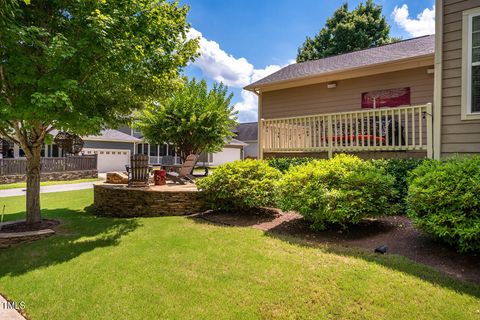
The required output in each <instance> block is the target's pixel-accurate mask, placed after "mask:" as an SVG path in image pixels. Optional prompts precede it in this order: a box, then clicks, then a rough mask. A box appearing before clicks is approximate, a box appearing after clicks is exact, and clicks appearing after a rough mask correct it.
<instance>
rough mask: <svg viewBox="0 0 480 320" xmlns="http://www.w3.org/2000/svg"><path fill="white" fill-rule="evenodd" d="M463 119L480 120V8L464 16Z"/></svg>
mask: <svg viewBox="0 0 480 320" xmlns="http://www.w3.org/2000/svg"><path fill="white" fill-rule="evenodd" d="M463 43H464V45H463V60H464V63H463V72H462V74H463V75H462V78H463V81H462V82H463V83H462V84H463V93H462V105H463V106H462V119H480V8H476V9H472V10H468V11H465V12H464V14H463Z"/></svg>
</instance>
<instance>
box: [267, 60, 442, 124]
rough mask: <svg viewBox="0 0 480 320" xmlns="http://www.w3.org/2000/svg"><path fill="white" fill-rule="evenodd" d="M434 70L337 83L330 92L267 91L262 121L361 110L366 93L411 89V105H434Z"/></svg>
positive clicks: (322, 88) (313, 88)
mask: <svg viewBox="0 0 480 320" xmlns="http://www.w3.org/2000/svg"><path fill="white" fill-rule="evenodd" d="M430 68H433V65H432V66H431V67H422V68H415V69H409V70H403V71H396V72H390V73H384V74H379V75H374V76H368V77H361V78H355V79H347V80H341V81H337V87H336V88H334V89H328V88H327V84H326V83H320V84H314V85H308V86H302V87H295V88H289V89H282V90H276V91H267V92H263V93H262V110H261V117H262V118H264V119H272V118H283V117H295V116H305V115H314V114H320V113H333V112H344V111H356V110H361V99H362V93H363V92H368V91H373V90H383V89H393V88H403V87H410V92H411V104H412V105H421V104H426V103H429V102H432V101H433V75H432V74H427V69H430Z"/></svg>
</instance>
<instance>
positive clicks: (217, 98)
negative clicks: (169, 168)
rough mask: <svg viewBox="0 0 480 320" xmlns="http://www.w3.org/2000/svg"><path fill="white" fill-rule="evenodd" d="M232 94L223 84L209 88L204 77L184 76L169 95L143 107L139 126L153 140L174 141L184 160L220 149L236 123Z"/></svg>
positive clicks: (149, 139)
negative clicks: (183, 79) (188, 78)
mask: <svg viewBox="0 0 480 320" xmlns="http://www.w3.org/2000/svg"><path fill="white" fill-rule="evenodd" d="M232 96H233V95H232V94H228V88H227V87H226V86H224V85H223V84H222V83H220V84H218V83H214V85H213V88H212V89H211V90H210V91H209V90H208V87H207V83H206V82H205V80H202V81H200V82H197V81H196V80H195V78H193V79H192V80H190V81H188V80H187V79H185V85H184V86H183V88H182V89H180V90H178V91H177V92H176V93H174V94H173V95H172V96H171V97H170V98H168V99H166V100H164V101H163V102H160V103H154V104H152V106H151V107H150V108H146V109H144V111H143V112H142V113H141V114H140V115H139V116H138V119H137V121H136V127H137V129H139V130H140V131H142V133H143V134H144V136H145V138H146V139H147V140H148V141H149V142H150V143H157V144H163V143H171V144H174V145H175V146H176V147H177V149H178V150H179V151H180V154H181V157H182V158H183V159H185V158H186V157H187V156H188V155H189V154H197V155H198V154H200V153H202V152H216V151H220V150H222V148H223V146H224V145H225V141H226V140H229V139H231V138H232V136H233V133H232V129H233V128H234V126H235V125H236V118H235V115H236V112H235V111H234V110H233V107H232V106H231V105H230V103H231V100H232Z"/></svg>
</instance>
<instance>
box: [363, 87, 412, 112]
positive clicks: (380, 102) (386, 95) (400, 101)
mask: <svg viewBox="0 0 480 320" xmlns="http://www.w3.org/2000/svg"><path fill="white" fill-rule="evenodd" d="M405 105H407V106H409V105H410V87H406V88H397V89H387V90H376V91H370V92H364V93H362V108H371V109H377V108H385V107H398V106H405Z"/></svg>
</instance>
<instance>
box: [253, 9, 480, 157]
mask: <svg viewBox="0 0 480 320" xmlns="http://www.w3.org/2000/svg"><path fill="white" fill-rule="evenodd" d="M244 89H246V90H249V91H251V92H254V93H255V94H257V96H258V108H259V112H258V118H259V121H258V130H259V140H258V141H259V147H258V154H259V158H264V157H278V156H291V155H309V156H317V157H331V156H332V155H333V154H334V153H339V152H346V153H354V154H357V155H359V156H361V157H364V158H380V157H384V158H399V157H401V158H405V157H429V158H436V159H440V158H445V157H448V156H451V155H454V154H480V2H479V1H478V0H463V1H458V0H446V1H439V0H437V1H436V35H431V36H424V37H419V38H414V39H408V40H404V41H400V42H396V43H392V44H387V45H383V46H379V47H374V48H370V49H366V50H359V51H356V52H351V53H347V54H341V55H337V56H333V57H328V58H324V59H319V60H314V61H308V62H303V63H297V64H293V65H289V66H287V67H285V68H283V69H281V70H279V71H278V72H276V73H273V74H271V75H269V76H267V77H265V78H263V79H260V80H259V81H257V82H254V83H252V84H250V85H248V86H246V87H245V88H244Z"/></svg>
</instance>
